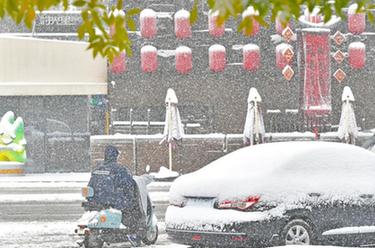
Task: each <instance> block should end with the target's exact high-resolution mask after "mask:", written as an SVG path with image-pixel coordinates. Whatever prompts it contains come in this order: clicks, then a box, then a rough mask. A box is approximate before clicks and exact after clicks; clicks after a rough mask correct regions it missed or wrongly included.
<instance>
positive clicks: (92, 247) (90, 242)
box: [83, 235, 104, 248]
mask: <svg viewBox="0 0 375 248" xmlns="http://www.w3.org/2000/svg"><path fill="white" fill-rule="evenodd" d="M103 243H104V242H103V240H101V239H98V238H97V237H95V236H93V235H90V236H88V237H86V238H85V241H84V243H83V244H84V245H85V248H102V247H103Z"/></svg>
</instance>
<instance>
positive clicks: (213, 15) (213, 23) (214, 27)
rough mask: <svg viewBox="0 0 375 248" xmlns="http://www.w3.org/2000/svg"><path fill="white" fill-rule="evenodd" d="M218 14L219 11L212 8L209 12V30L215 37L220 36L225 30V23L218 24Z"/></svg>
mask: <svg viewBox="0 0 375 248" xmlns="http://www.w3.org/2000/svg"><path fill="white" fill-rule="evenodd" d="M218 16H219V12H218V11H215V12H212V11H211V10H210V11H209V12H208V32H209V34H210V35H211V36H213V37H220V36H222V35H223V34H224V32H225V24H224V23H223V24H222V25H220V26H219V25H218V23H217V21H218Z"/></svg>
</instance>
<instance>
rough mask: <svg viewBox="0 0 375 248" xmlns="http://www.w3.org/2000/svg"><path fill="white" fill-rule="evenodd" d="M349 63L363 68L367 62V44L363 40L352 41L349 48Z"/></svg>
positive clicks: (356, 67) (354, 66) (355, 67)
mask: <svg viewBox="0 0 375 248" xmlns="http://www.w3.org/2000/svg"><path fill="white" fill-rule="evenodd" d="M348 54H349V64H350V66H351V67H352V68H354V69H362V68H363V67H365V64H366V45H365V44H364V43H362V42H352V43H350V44H349V48H348Z"/></svg>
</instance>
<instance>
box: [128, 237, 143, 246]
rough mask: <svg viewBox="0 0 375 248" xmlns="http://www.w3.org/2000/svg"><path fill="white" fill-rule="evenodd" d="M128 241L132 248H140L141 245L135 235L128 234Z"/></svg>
mask: <svg viewBox="0 0 375 248" xmlns="http://www.w3.org/2000/svg"><path fill="white" fill-rule="evenodd" d="M128 240H129V242H130V244H131V245H132V246H133V247H140V246H141V245H142V242H141V239H140V238H139V237H138V235H136V234H129V235H128Z"/></svg>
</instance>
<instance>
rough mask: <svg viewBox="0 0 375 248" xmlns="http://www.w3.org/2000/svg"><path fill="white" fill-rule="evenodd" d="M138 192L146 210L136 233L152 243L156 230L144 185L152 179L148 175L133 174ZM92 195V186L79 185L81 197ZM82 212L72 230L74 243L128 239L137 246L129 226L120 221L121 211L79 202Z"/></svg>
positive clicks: (92, 245)
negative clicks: (143, 219)
mask: <svg viewBox="0 0 375 248" xmlns="http://www.w3.org/2000/svg"><path fill="white" fill-rule="evenodd" d="M134 179H135V181H136V182H137V185H138V189H139V192H140V196H141V197H140V198H141V199H140V201H141V205H142V208H143V210H144V212H145V213H146V230H144V229H143V230H139V232H138V233H137V235H139V236H140V237H141V240H142V242H143V243H144V244H146V245H152V244H155V243H156V240H157V238H158V234H159V230H158V226H157V218H156V216H155V213H154V207H153V205H152V202H151V199H150V197H149V195H148V191H147V184H149V183H150V182H151V181H152V177H151V176H149V175H147V174H146V175H142V176H134ZM94 194H95V192H94V190H93V188H91V187H85V188H82V196H83V197H85V198H88V197H93V196H94ZM82 206H83V208H84V209H85V213H84V214H83V216H82V217H81V218H80V219H79V220H78V223H77V224H78V227H77V229H75V233H76V234H78V236H79V237H80V238H81V240H80V241H78V242H77V243H78V244H79V245H80V246H81V247H82V246H84V247H85V248H101V247H103V245H104V243H106V244H108V245H109V244H111V243H122V242H130V243H131V244H132V246H138V245H139V244H137V243H135V242H134V240H132V238H131V237H132V236H131V235H132V234H131V233H129V229H128V227H127V226H126V225H124V224H123V223H122V212H121V211H120V210H117V209H114V208H111V207H107V206H97V205H95V206H94V205H93V204H92V203H90V202H89V201H84V202H83V203H82Z"/></svg>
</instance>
